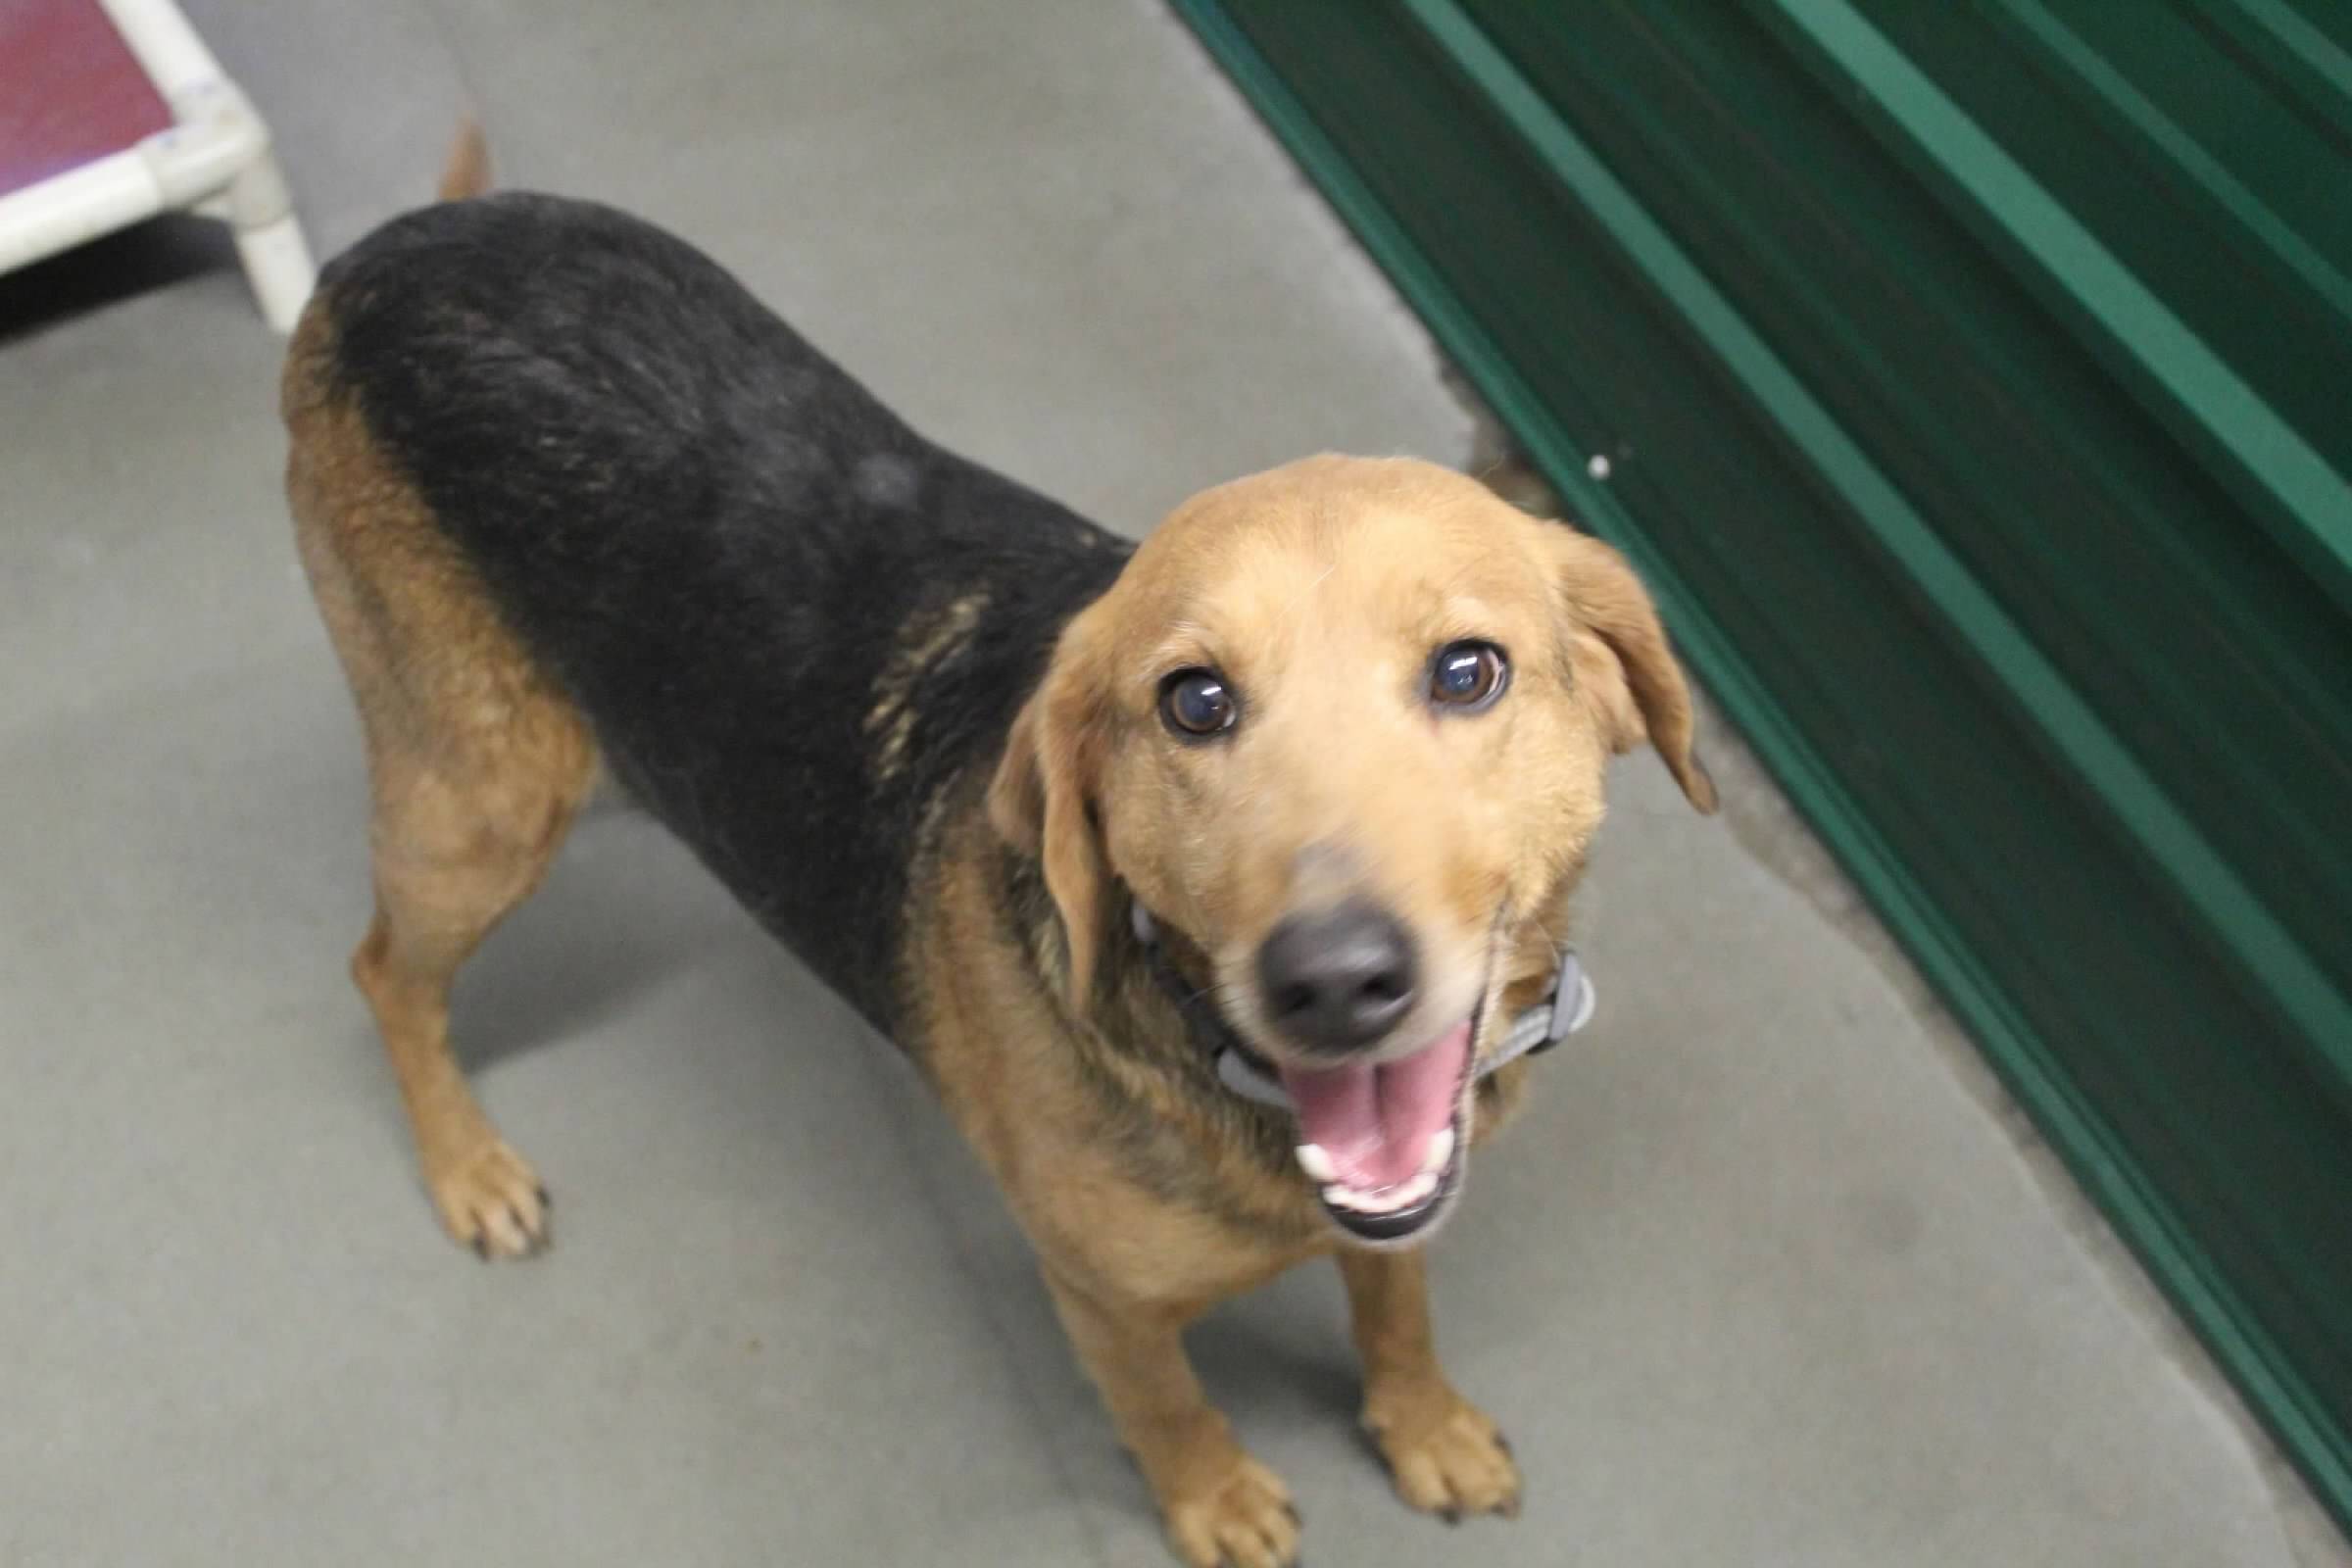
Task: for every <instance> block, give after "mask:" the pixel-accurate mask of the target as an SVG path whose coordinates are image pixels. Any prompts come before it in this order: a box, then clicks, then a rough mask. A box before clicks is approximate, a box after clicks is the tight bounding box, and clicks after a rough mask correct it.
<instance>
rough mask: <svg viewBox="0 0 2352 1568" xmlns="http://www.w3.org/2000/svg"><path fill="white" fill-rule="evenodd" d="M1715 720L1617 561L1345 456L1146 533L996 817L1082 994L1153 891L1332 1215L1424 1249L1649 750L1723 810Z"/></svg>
mask: <svg viewBox="0 0 2352 1568" xmlns="http://www.w3.org/2000/svg"><path fill="white" fill-rule="evenodd" d="M1644 737H1647V738H1648V739H1649V740H1650V741H1651V742H1652V744H1654V745H1655V746H1656V747H1657V749H1658V751H1659V753H1660V755H1662V756H1663V757H1664V759H1665V760H1666V764H1667V766H1668V767H1669V768H1670V769H1672V771H1673V773H1674V775H1675V777H1676V779H1677V780H1678V781H1679V782H1680V783H1681V785H1682V788H1683V792H1684V793H1685V794H1686V795H1687V796H1689V797H1690V799H1691V802H1692V804H1693V805H1695V806H1697V807H1698V809H1701V810H1712V809H1714V804H1715V797H1714V789H1713V786H1712V785H1711V784H1710V783H1709V782H1708V780H1707V777H1706V774H1705V773H1704V772H1703V771H1702V770H1701V769H1700V768H1699V766H1698V764H1697V763H1696V761H1695V760H1693V758H1692V756H1691V698H1690V693H1689V690H1688V688H1687V687H1686V686H1685V684H1684V680H1683V674H1682V671H1681V669H1680V668H1679V667H1678V666H1677V664H1676V663H1675V661H1674V658H1673V655H1672V654H1671V653H1670V652H1669V651H1668V648H1667V644H1666V638H1665V635H1664V633H1663V632H1662V631H1661V630H1660V629H1659V626H1658V620H1657V615H1656V613H1655V612H1654V611H1653V610H1652V609H1651V607H1650V603H1649V598H1648V595H1647V594H1645V593H1644V592H1643V591H1642V585H1641V584H1640V582H1639V581H1637V580H1636V578H1635V577H1634V574H1633V573H1632V571H1631V570H1629V569H1628V567H1627V566H1626V564H1625V563H1624V561H1623V560H1622V559H1620V557H1619V556H1618V555H1617V553H1616V552H1615V551H1613V550H1611V549H1610V548H1609V547H1608V546H1606V545H1603V544H1601V543H1599V542H1597V541H1595V540H1593V539H1591V538H1589V537H1586V536H1585V535H1582V534H1579V533H1576V532H1574V531H1572V530H1571V529H1568V528H1566V527H1563V526H1560V525H1558V524H1555V523H1548V522H1543V521H1539V520H1537V519H1535V518H1533V517H1530V516H1528V515H1525V514H1523V513H1521V512H1519V511H1517V510H1516V509H1514V508H1512V507H1511V506H1509V505H1507V504H1506V503H1504V502H1503V501H1501V500H1499V499H1497V498H1496V497H1495V495H1494V494H1492V493H1491V492H1490V491H1489V490H1488V489H1487V488H1486V487H1485V486H1483V485H1481V484H1479V483H1477V482H1476V481H1475V480H1472V479H1469V478H1466V477H1464V476H1462V475H1460V474H1456V473H1452V472H1449V471H1447V470H1446V469H1443V468H1440V467H1436V466H1431V465H1428V464H1424V463H1417V462H1410V461H1404V460H1393V461H1373V460H1361V459H1347V458H1331V457H1324V458H1313V459H1308V460H1306V461H1304V462H1300V463H1295V464H1291V465H1289V466H1284V467H1281V468H1276V469H1274V470H1272V471H1271V472H1268V473H1263V474H1258V475H1256V476H1254V477H1251V478H1247V479H1241V480H1237V481H1235V482H1234V483H1231V484H1227V485H1223V486H1220V487H1218V488H1217V489H1214V490H1210V491H1207V492H1205V493H1204V494H1201V495H1200V496H1196V497H1195V498H1193V499H1192V500H1191V501H1189V502H1187V503H1185V504H1184V505H1183V506H1182V507H1180V508H1178V509H1177V511H1176V512H1175V514H1174V515H1172V516H1170V517H1169V518H1168V520H1167V521H1166V522H1165V523H1163V524H1162V525H1161V526H1160V527H1159V528H1158V529H1157V530H1155V531H1154V532H1153V533H1152V535H1151V537H1150V538H1149V539H1147V540H1146V541H1145V542H1144V544H1143V545H1142V547H1141V548H1140V549H1139V550H1138V551H1137V552H1136V555H1135V558H1134V560H1133V561H1132V562H1131V563H1130V564H1128V566H1127V568H1126V570H1125V571H1124V572H1122V573H1121V575H1120V577H1119V579H1118V581H1117V582H1116V583H1115V584H1114V585H1113V586H1112V587H1111V589H1110V591H1109V592H1108V593H1106V594H1104V595H1103V598H1102V599H1100V600H1099V601H1097V602H1096V603H1095V604H1094V605H1093V606H1091V607H1089V608H1088V609H1087V610H1086V611H1085V612H1084V613H1081V614H1080V615H1079V616H1078V617H1077V618H1076V619H1074V620H1073V621H1072V622H1071V623H1070V625H1069V627H1068V628H1067V630H1066V631H1065V632H1064V634H1063V636H1062V638H1061V641H1060V643H1059V645H1058V646H1057V647H1056V649H1055V651H1054V659H1053V662H1052V664H1051V666H1050V667H1049V669H1048V671H1047V674H1046V677H1045V680H1044V681H1043V683H1042V684H1041V685H1040V687H1039V690H1038V692H1037V694H1036V695H1035V696H1034V697H1033V698H1032V699H1031V701H1030V702H1029V704H1028V706H1027V707H1026V708H1025V709H1024V710H1023V711H1022V712H1021V714H1020V717H1019V719H1018V720H1017V721H1016V723H1015V724H1014V727H1013V731H1012V734H1011V737H1010V742H1009V745H1008V748H1007V751H1006V754H1005V760H1004V763H1003V765H1002V767H1001V769H1000V771H999V773H998V776H997V779H996V781H995V786H994V790H993V792H992V796H991V801H990V806H991V811H992V814H993V816H994V818H995V820H996V822H997V824H998V826H999V828H1000V829H1001V830H1002V831H1003V832H1004V833H1005V835H1006V836H1007V837H1008V838H1009V839H1011V840H1012V841H1013V842H1014V843H1015V844H1016V845H1019V846H1022V847H1024V848H1026V849H1029V850H1031V851H1033V852H1034V853H1036V854H1037V855H1038V856H1039V857H1040V858H1041V859H1042V861H1043V863H1044V870H1045V879H1046V884H1047V887H1048V890H1049V891H1050V892H1051V893H1052V895H1053V898H1054V904H1055V905H1056V907H1058V909H1059V911H1060V914H1061V918H1062V922H1063V925H1064V927H1065V929H1066V931H1067V935H1068V950H1069V969H1070V984H1071V987H1072V990H1073V994H1074V995H1075V996H1077V997H1078V998H1080V999H1085V998H1087V997H1089V996H1090V995H1091V993H1092V987H1093V984H1094V971H1095V967H1096V961H1097V956H1098V955H1099V953H1100V951H1101V948H1102V945H1103V940H1104V937H1105V934H1106V932H1107V931H1108V929H1109V922H1110V921H1112V920H1114V919H1123V918H1125V905H1126V902H1127V901H1128V900H1133V901H1136V902H1137V903H1139V904H1140V905H1141V906H1142V907H1144V908H1145V909H1147V910H1149V911H1150V912H1151V914H1152V916H1153V917H1154V918H1155V919H1156V920H1158V921H1160V922H1163V923H1165V924H1167V925H1172V926H1175V927H1177V928H1179V929H1180V930H1181V931H1182V932H1183V933H1184V934H1185V936H1186V938H1187V939H1188V941H1189V943H1190V944H1191V945H1193V946H1196V947H1198V949H1199V950H1200V952H1201V955H1202V957H1203V960H1204V962H1205V963H1206V964H1207V965H1208V966H1209V967H1210V969H1211V971H1212V972H1211V974H1209V975H1207V976H1204V977H1203V978H1207V979H1209V980H1210V981H1211V982H1212V991H1213V995H1214V997H1215V1000H1216V1003H1217V1005H1218V1007H1219V1009H1220V1010H1221V1012H1222V1013H1223V1015H1224V1017H1225V1019H1226V1021H1227V1022H1228V1024H1229V1025H1230V1026H1231V1027H1232V1028H1233V1029H1234V1030H1235V1031H1236V1032H1238V1033H1239V1034H1240V1035H1241V1036H1242V1037H1243V1038H1244V1040H1246V1041H1247V1042H1248V1043H1249V1044H1250V1047H1251V1048H1252V1049H1253V1050H1255V1051H1256V1052H1257V1053H1259V1054H1261V1055H1263V1056H1264V1057H1265V1058H1267V1059H1268V1060H1269V1061H1271V1062H1272V1063H1273V1064H1274V1065H1275V1067H1276V1068H1277V1070H1278V1071H1279V1073H1280V1075H1281V1077H1282V1079H1283V1081H1284V1084H1285V1087H1286V1088H1287V1089H1288V1090H1289V1093H1290V1096H1291V1100H1292V1103H1293V1104H1294V1106H1295V1107H1296V1109H1297V1111H1298V1114H1299V1124H1300V1143H1301V1145H1302V1148H1301V1150H1300V1153H1299V1160H1300V1163H1301V1165H1302V1166H1303V1167H1304V1168H1305V1170H1306V1172H1307V1174H1308V1176H1309V1177H1310V1178H1312V1179H1313V1180H1314V1182H1315V1183H1316V1185H1317V1187H1318V1188H1319V1189H1320V1191H1321V1192H1322V1195H1323V1198H1324V1201H1325V1204H1326V1206H1327V1208H1328V1209H1329V1210H1330V1212H1331V1214H1332V1217H1333V1218H1334V1219H1335V1220H1336V1221H1337V1222H1338V1223H1339V1224H1340V1225H1341V1226H1342V1228H1343V1229H1346V1230H1348V1231H1350V1232H1351V1233H1353V1234H1354V1235H1356V1236H1357V1237H1359V1238H1362V1239H1366V1240H1396V1239H1401V1238H1404V1237H1408V1236H1409V1237H1418V1236H1420V1235H1423V1234H1426V1232H1427V1231H1428V1230H1429V1228H1430V1226H1431V1224H1432V1223H1433V1222H1434V1221H1435V1220H1436V1219H1437V1218H1438V1217H1439V1215H1440V1214H1441V1213H1442V1212H1443V1211H1444V1210H1445V1208H1446V1206H1447V1205H1448V1203H1449V1201H1450V1199H1451V1197H1452V1195H1453V1194H1454V1193H1455V1192H1456V1191H1457V1190H1458V1188H1459V1185H1460V1171H1461V1162H1462V1160H1463V1157H1464V1154H1465V1152H1466V1150H1467V1146H1468V1143H1469V1137H1468V1134H1469V1126H1468V1120H1467V1118H1468V1116H1469V1114H1470V1103H1471V1099H1470V1092H1469V1091H1470V1084H1471V1081H1472V1077H1473V1068H1474V1066H1475V1056H1476V1055H1477V1054H1478V1053H1479V1052H1481V1051H1482V1050H1491V1049H1492V1043H1491V1040H1490V1039H1488V1038H1487V1037H1490V1036H1493V1035H1495V1034H1497V1033H1498V1032H1499V1031H1497V1030H1495V1029H1494V1028H1492V1027H1491V1026H1490V1025H1491V1022H1492V1020H1493V1019H1494V1018H1495V1016H1496V1015H1497V1011H1498V1008H1497V1000H1498V998H1499V996H1500V994H1501V991H1502V990H1503V988H1504V987H1505V985H1506V984H1509V983H1511V982H1513V981H1515V980H1524V979H1525V978H1526V977H1527V975H1526V969H1527V965H1528V963H1529V962H1530V961H1531V956H1534V957H1533V961H1535V962H1536V964H1537V966H1538V967H1541V965H1542V958H1541V955H1545V954H1548V953H1549V951H1550V949H1551V940H1550V938H1551V935H1552V934H1553V933H1555V932H1556V931H1557V929H1558V922H1559V920H1560V919H1561V918H1562V916H1563V913H1564V911H1563V909H1562V908H1561V907H1560V906H1561V904H1562V901H1563V900H1564V898H1565V895H1566V893H1567V890H1568V888H1569V885H1570V884H1571V883H1572V881H1573V878H1574V872H1575V870H1576V869H1577V867H1579V866H1580V865H1581V864H1582V862H1583V859H1584V856H1585V852H1586V849H1587V846H1588V845H1589V844H1590V842H1591V840H1592V838H1593V832H1594V830H1595V829H1596V828H1597V827H1598V826H1599V824H1600V818H1601V792H1602V776H1603V773H1604V771H1605V769H1606V765H1607V761H1608V759H1609V757H1610V755H1611V754H1612V753H1616V752H1623V751H1626V750H1627V749H1629V748H1631V747H1633V746H1635V745H1637V744H1639V743H1640V742H1641V741H1642V739H1643V738H1644ZM1122 889H1123V891H1122Z"/></svg>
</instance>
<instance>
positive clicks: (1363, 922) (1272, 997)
mask: <svg viewBox="0 0 2352 1568" xmlns="http://www.w3.org/2000/svg"><path fill="white" fill-rule="evenodd" d="M1417 967H1418V966H1417V964H1416V963H1415V960H1414V956H1413V942H1412V938H1411V937H1409V936H1407V935H1406V934H1405V929H1404V927H1403V926H1402V925H1400V924H1398V923H1397V917H1396V916H1395V915H1393V914H1391V913H1389V912H1388V911H1387V910H1386V909H1383V908H1381V907H1379V906H1377V905H1374V904H1369V903H1366V902H1364V901H1363V900H1361V899H1350V900H1348V902H1347V903H1345V904H1342V905H1339V906H1338V907H1335V908H1331V909H1326V910H1323V911H1321V912H1319V913H1315V914H1294V915H1291V916H1290V917H1288V918H1287V919H1285V920H1284V921H1283V922H1282V923H1281V924H1280V925H1277V926H1276V927H1275V928H1274V930H1273V934H1272V935H1270V936H1268V937H1267V938H1266V942H1265V946H1264V947H1261V948H1259V949H1258V950H1257V983H1258V985H1259V987H1260V988H1261V989H1262V992H1263V994H1264V998H1265V1005H1266V1013H1267V1017H1268V1019H1269V1020H1270V1021H1271V1022H1272V1023H1273V1025H1274V1027H1275V1028H1277V1029H1279V1030H1281V1031H1282V1032H1283V1033H1284V1034H1285V1035H1288V1036H1289V1037H1290V1038H1291V1039H1293V1040H1295V1041H1297V1042H1298V1043H1299V1045H1301V1046H1304V1047H1306V1048H1307V1049H1308V1050H1310V1051H1352V1050H1354V1049H1356V1048H1357V1047H1359V1046H1368V1045H1370V1044H1371V1043H1372V1042H1373V1041H1375V1040H1378V1039H1379V1038H1380V1037H1381V1036H1382V1035H1385V1034H1387V1033H1388V1032H1389V1030H1390V1029H1391V1028H1393V1027H1395V1025H1396V1023H1397V1019H1399V1018H1401V1017H1403V1016H1404V1012H1405V1009H1406V1008H1407V1007H1410V1006H1411V1005H1413V987H1414V985H1415V984H1416V983H1417V982H1418V979H1419V976H1418V975H1417V974H1416V973H1415V970H1416V968H1417Z"/></svg>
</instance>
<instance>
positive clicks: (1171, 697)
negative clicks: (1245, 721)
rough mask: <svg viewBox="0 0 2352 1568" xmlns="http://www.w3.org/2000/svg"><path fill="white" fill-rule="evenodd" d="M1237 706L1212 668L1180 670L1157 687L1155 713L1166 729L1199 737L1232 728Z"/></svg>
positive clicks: (1188, 736)
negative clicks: (1157, 710) (1157, 707)
mask: <svg viewBox="0 0 2352 1568" xmlns="http://www.w3.org/2000/svg"><path fill="white" fill-rule="evenodd" d="M1241 712H1242V710H1241V705H1240V704H1238V703H1236V702H1235V701H1234V697H1233V690H1232V688H1231V687H1229V686H1227V685H1226V684H1225V677H1224V676H1222V675H1220V674H1218V673H1217V672H1216V671H1215V670H1213V669H1180V670H1178V671H1177V672H1176V673H1175V674H1173V675H1170V676H1169V677H1168V678H1167V680H1166V681H1165V682H1163V683H1162V684H1161V686H1160V688H1159V716H1160V717H1161V718H1162V719H1164V720H1166V721H1167V726H1168V728H1170V729H1172V730H1174V731H1175V732H1176V733H1177V734H1179V735H1182V736H1185V737H1187V738H1189V739H1194V740H1200V739H1204V738H1206V737H1207V736H1210V735H1216V734H1220V733H1222V732H1223V731H1225V730H1229V729H1231V728H1233V724H1234V720H1235V719H1237V718H1239V717H1241Z"/></svg>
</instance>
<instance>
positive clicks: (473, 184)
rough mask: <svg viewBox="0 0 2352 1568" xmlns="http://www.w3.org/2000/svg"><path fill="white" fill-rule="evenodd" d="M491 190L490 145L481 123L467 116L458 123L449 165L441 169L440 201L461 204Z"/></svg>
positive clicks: (450, 151)
mask: <svg viewBox="0 0 2352 1568" xmlns="http://www.w3.org/2000/svg"><path fill="white" fill-rule="evenodd" d="M489 188H490V143H489V142H488V141H487V140H486V139H485V138H484V137H483V135H482V123H481V122H480V121H478V120H476V119H474V118H473V116H471V115H467V116H466V118H465V119H464V120H461V121H459V122H458V139H457V141H456V142H455V143H454V144H453V145H452V146H451V147H450V149H449V161H448V162H447V163H445V164H443V165H442V166H441V189H440V191H439V193H438V194H439V198H440V199H441V200H442V201H445V202H462V201H465V200H466V199H467V198H469V197H474V196H479V195H481V194H482V193H483V192H484V191H486V190H488V189H489Z"/></svg>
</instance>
